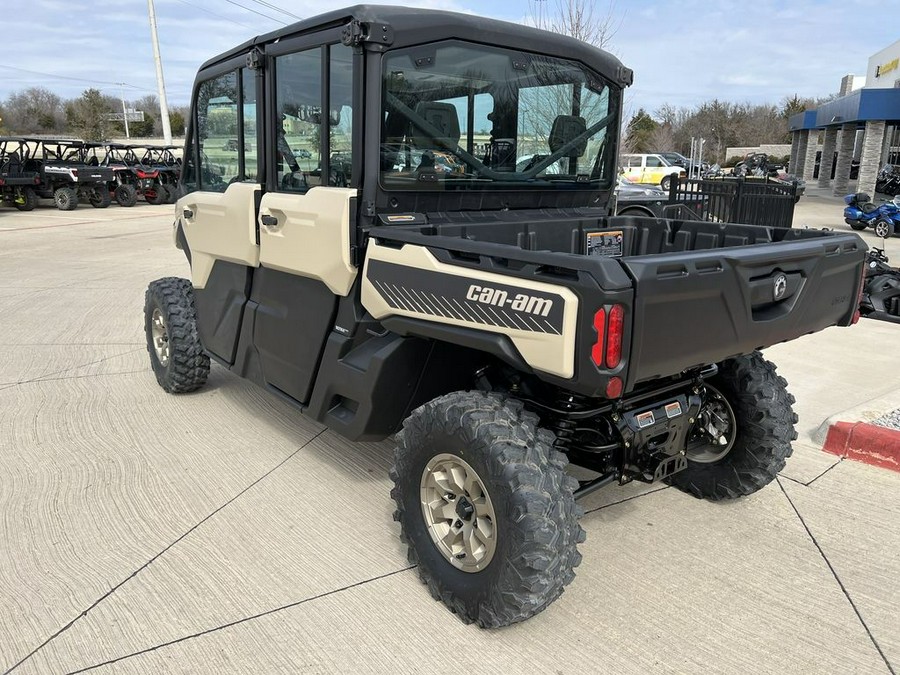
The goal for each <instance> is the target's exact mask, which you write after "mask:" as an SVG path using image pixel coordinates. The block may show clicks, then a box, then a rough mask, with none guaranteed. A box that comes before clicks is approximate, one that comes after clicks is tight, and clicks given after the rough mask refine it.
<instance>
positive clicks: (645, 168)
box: [621, 154, 687, 191]
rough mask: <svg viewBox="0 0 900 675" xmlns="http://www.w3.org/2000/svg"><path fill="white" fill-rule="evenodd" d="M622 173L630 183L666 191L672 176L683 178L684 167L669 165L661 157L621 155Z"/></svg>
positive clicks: (684, 174)
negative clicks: (654, 186) (656, 186)
mask: <svg viewBox="0 0 900 675" xmlns="http://www.w3.org/2000/svg"><path fill="white" fill-rule="evenodd" d="M621 167H622V173H621V175H623V176H625V178H627V179H628V180H630V181H631V182H632V183H645V184H648V185H659V186H660V187H661V188H662V189H663V190H666V191H668V189H669V186H670V185H671V183H672V176H678V177H679V178H684V177H685V176H686V175H687V174H686V173H685V170H684V167H681V166H675V165H673V164H671V163H669V162H668V161H667V160H666V159H665V158H664V157H663V156H662V155H652V154H630V155H622V160H621Z"/></svg>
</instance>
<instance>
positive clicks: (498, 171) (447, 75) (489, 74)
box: [381, 40, 618, 190]
mask: <svg viewBox="0 0 900 675" xmlns="http://www.w3.org/2000/svg"><path fill="white" fill-rule="evenodd" d="M383 77H384V92H383V110H382V138H381V183H382V186H383V187H384V188H385V189H388V190H446V189H467V190H470V189H491V188H492V187H496V186H501V185H502V187H503V189H542V190H546V189H568V190H571V189H585V190H596V189H598V188H609V187H611V185H612V179H613V158H614V157H615V147H614V146H615V138H616V136H615V134H616V129H617V124H618V120H617V115H616V113H617V104H618V100H617V98H616V95H617V93H618V91H617V90H614V89H613V88H612V87H611V86H610V85H609V83H608V82H607V81H606V80H604V79H603V78H602V77H600V76H599V75H597V74H595V73H593V72H591V71H590V70H588V69H587V68H585V67H584V66H582V65H580V64H577V63H575V62H572V61H566V60H563V59H557V58H553V57H549V56H540V55H534V54H526V53H523V52H515V51H512V50H507V49H499V48H494V47H487V46H482V45H475V44H469V43H466V42H461V41H456V40H452V41H446V42H441V43H438V44H437V45H430V46H429V47H428V48H410V49H404V50H397V51H395V52H391V53H390V54H388V55H387V56H385V60H384V76H383Z"/></svg>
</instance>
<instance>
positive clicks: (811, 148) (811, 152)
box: [800, 129, 819, 181]
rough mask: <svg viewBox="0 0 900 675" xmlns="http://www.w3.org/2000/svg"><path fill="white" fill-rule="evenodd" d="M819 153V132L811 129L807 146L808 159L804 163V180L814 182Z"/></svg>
mask: <svg viewBox="0 0 900 675" xmlns="http://www.w3.org/2000/svg"><path fill="white" fill-rule="evenodd" d="M818 151H819V130H818V129H810V131H809V141H808V142H807V144H806V158H805V159H804V161H803V175H802V176H800V178H802V179H803V180H810V181H811V180H812V177H813V173H815V170H816V153H817V152H818Z"/></svg>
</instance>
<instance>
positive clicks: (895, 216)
mask: <svg viewBox="0 0 900 675" xmlns="http://www.w3.org/2000/svg"><path fill="white" fill-rule="evenodd" d="M844 203H845V204H846V205H847V208H845V209H844V222H845V223H847V224H848V225H849V226H850V227H852V228H853V229H854V230H857V231H862V230H865V229H866V228H867V227H872V228H874V230H875V234H876V235H877V236H879V237H881V238H882V239H887V238H888V237H892V236H894V235H895V234H900V195H898V196H897V197H894V201H891V202H884V203H883V204H881V205H880V206H879V205H878V204H873V203H872V201H871V198H870V197H869V195H867V194H866V193H865V192H857V193H855V194H852V195H847V196H846V197H844Z"/></svg>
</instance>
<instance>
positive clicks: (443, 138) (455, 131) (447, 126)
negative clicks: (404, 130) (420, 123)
mask: <svg viewBox="0 0 900 675" xmlns="http://www.w3.org/2000/svg"><path fill="white" fill-rule="evenodd" d="M416 114H417V115H418V116H419V117H422V118H423V119H425V120H426V121H427V122H428V123H429V124H430V125H431V126H433V127H434V128H435V129H437V130H438V131H440V132H441V135H440V136H438V137H437V138H432V137H431V136H430V135H428V134H427V133H426V132H425V131H424V130H422V129H419V128H418V127H417V126H416V125H415V124H412V144H413V145H414V146H416V147H417V148H435V149H446V150H454V149H456V147H457V146H458V145H459V116H458V115H457V114H456V107H455V106H454V105H453V104H451V103H434V102H428V101H422V102H421V103H419V104H418V105H417V106H416Z"/></svg>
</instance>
